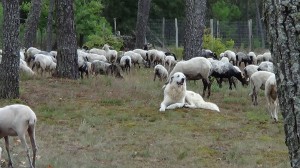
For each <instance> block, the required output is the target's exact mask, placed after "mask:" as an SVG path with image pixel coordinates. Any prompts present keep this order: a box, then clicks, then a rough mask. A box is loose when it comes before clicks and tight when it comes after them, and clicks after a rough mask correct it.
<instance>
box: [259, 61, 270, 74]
mask: <svg viewBox="0 0 300 168" xmlns="http://www.w3.org/2000/svg"><path fill="white" fill-rule="evenodd" d="M257 70H258V71H268V72H274V68H273V63H272V62H269V61H263V62H261V63H260V64H259V65H258V68H257Z"/></svg>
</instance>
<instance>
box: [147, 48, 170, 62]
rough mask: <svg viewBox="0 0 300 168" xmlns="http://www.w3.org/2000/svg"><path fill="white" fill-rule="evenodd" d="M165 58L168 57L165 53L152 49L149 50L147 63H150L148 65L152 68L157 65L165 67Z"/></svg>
mask: <svg viewBox="0 0 300 168" xmlns="http://www.w3.org/2000/svg"><path fill="white" fill-rule="evenodd" d="M165 57H166V55H165V53H164V52H163V51H158V50H155V49H152V50H148V52H147V59H146V61H148V65H150V66H154V65H157V64H162V65H164V64H165V63H164V60H165Z"/></svg>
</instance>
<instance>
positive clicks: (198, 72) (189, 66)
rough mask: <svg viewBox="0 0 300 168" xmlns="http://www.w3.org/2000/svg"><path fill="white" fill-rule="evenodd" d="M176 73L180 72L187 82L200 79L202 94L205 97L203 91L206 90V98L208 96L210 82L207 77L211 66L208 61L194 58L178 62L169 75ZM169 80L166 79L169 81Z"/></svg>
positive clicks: (210, 71)
mask: <svg viewBox="0 0 300 168" xmlns="http://www.w3.org/2000/svg"><path fill="white" fill-rule="evenodd" d="M176 72H182V73H183V74H184V75H185V76H186V78H187V79H188V80H199V79H202V82H203V85H204V87H203V93H202V96H203V97H204V96H205V91H206V89H207V88H208V94H207V97H209V96H210V87H211V85H210V81H209V76H210V75H211V73H212V65H211V63H210V61H209V60H208V59H206V58H204V57H194V58H191V59H190V60H187V61H179V62H177V64H176V65H175V66H174V68H173V70H172V71H171V72H170V74H169V78H170V76H172V75H173V74H174V73H176ZM169 80H170V79H168V81H169Z"/></svg>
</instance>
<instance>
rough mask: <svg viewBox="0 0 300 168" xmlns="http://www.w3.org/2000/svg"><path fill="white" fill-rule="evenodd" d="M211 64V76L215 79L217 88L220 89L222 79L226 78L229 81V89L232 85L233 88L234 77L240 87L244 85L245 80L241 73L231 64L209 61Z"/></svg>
mask: <svg viewBox="0 0 300 168" xmlns="http://www.w3.org/2000/svg"><path fill="white" fill-rule="evenodd" d="M211 64H212V73H211V76H212V77H215V78H216V79H217V82H218V84H219V87H222V80H223V78H228V81H229V89H230V90H231V89H232V84H233V85H234V87H236V86H235V83H234V81H233V77H236V78H237V79H238V80H239V81H240V82H241V83H242V85H245V84H246V79H245V78H244V75H243V73H242V72H241V70H240V69H239V67H236V66H233V65H232V64H231V63H228V62H227V63H226V62H225V63H224V62H221V61H217V60H211Z"/></svg>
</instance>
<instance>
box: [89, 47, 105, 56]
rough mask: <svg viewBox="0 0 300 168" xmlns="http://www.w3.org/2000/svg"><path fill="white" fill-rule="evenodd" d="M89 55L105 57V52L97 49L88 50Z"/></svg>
mask: <svg viewBox="0 0 300 168" xmlns="http://www.w3.org/2000/svg"><path fill="white" fill-rule="evenodd" d="M89 53H92V54H98V55H104V56H105V55H106V51H105V50H102V49H98V48H92V49H90V50H89Z"/></svg>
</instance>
